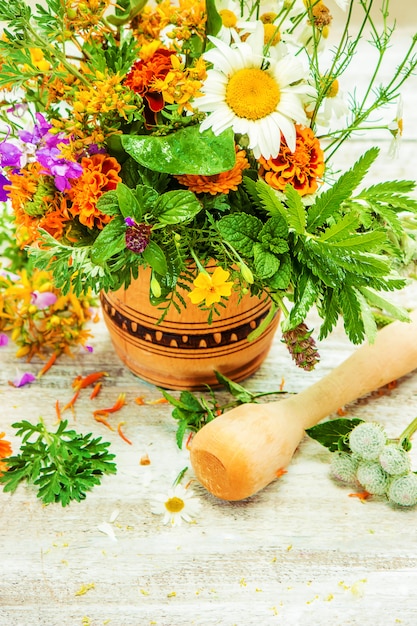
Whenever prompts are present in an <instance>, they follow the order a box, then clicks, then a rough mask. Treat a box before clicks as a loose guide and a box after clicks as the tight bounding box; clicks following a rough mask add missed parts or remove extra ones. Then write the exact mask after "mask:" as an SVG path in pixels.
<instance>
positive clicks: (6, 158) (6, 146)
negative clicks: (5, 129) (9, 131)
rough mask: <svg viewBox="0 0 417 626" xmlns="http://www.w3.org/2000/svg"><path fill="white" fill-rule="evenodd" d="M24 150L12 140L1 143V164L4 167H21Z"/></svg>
mask: <svg viewBox="0 0 417 626" xmlns="http://www.w3.org/2000/svg"><path fill="white" fill-rule="evenodd" d="M21 157H22V151H21V149H20V148H18V147H17V146H15V145H14V144H13V143H10V141H2V142H1V143H0V165H1V166H2V167H20V159H21Z"/></svg>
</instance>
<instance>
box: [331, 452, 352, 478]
mask: <svg viewBox="0 0 417 626" xmlns="http://www.w3.org/2000/svg"><path fill="white" fill-rule="evenodd" d="M358 463H359V461H358V458H357V457H356V456H354V455H352V454H348V453H347V452H334V453H333V454H332V457H331V460H330V475H331V476H332V477H333V478H335V479H336V480H339V481H340V482H342V483H347V484H348V485H355V484H357V482H358V481H357V479H356V470H357V468H358Z"/></svg>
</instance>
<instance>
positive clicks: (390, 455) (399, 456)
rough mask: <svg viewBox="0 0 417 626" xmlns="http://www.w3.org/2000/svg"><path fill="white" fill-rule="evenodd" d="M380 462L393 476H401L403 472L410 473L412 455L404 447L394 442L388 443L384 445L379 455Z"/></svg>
mask: <svg viewBox="0 0 417 626" xmlns="http://www.w3.org/2000/svg"><path fill="white" fill-rule="evenodd" d="M379 462H380V464H381V467H382V468H383V469H384V470H385V471H386V472H387V474H391V476H401V475H402V474H408V472H409V471H410V467H411V462H410V457H409V456H408V454H407V452H406V451H405V450H404V448H401V447H400V446H397V445H395V444H394V443H391V444H388V445H387V446H385V447H384V449H383V450H382V452H381V454H380V455H379Z"/></svg>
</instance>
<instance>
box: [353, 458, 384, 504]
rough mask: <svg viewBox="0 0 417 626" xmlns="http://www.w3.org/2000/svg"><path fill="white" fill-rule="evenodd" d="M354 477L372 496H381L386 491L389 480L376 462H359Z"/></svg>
mask: <svg viewBox="0 0 417 626" xmlns="http://www.w3.org/2000/svg"><path fill="white" fill-rule="evenodd" d="M356 477H357V479H358V481H359V483H360V484H361V485H362V487H363V488H364V489H366V491H368V492H369V493H371V494H372V495H374V496H383V495H384V494H385V493H386V492H387V489H388V485H389V478H388V474H387V473H386V472H384V470H383V469H382V467H381V466H380V464H379V463H378V462H376V461H361V462H360V463H359V465H358V469H357V472H356Z"/></svg>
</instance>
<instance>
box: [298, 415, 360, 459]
mask: <svg viewBox="0 0 417 626" xmlns="http://www.w3.org/2000/svg"><path fill="white" fill-rule="evenodd" d="M361 422H363V420H361V419H358V418H353V419H347V418H340V419H334V420H330V421H328V422H324V423H322V424H317V426H312V427H311V428H307V430H306V433H307V435H308V436H309V437H311V438H312V439H315V440H316V441H318V442H319V443H320V444H321V445H322V446H324V447H325V448H328V449H329V450H330V452H336V451H338V450H345V449H347V447H346V445H345V444H344V441H345V440H346V438H347V435H348V434H349V433H350V431H351V430H353V429H354V428H355V426H357V425H358V424H360V423H361Z"/></svg>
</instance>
